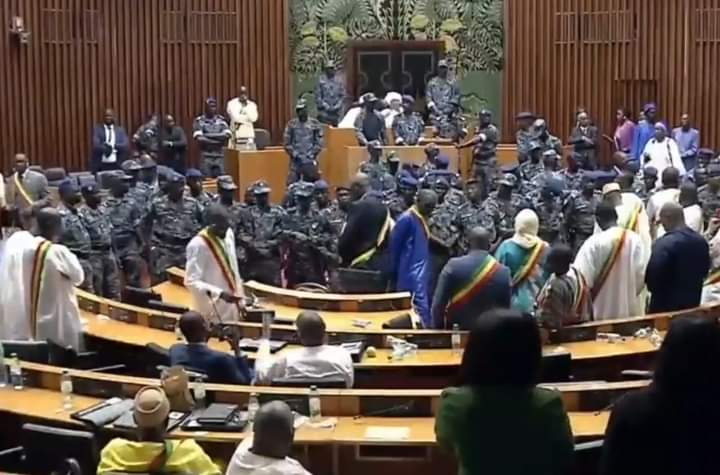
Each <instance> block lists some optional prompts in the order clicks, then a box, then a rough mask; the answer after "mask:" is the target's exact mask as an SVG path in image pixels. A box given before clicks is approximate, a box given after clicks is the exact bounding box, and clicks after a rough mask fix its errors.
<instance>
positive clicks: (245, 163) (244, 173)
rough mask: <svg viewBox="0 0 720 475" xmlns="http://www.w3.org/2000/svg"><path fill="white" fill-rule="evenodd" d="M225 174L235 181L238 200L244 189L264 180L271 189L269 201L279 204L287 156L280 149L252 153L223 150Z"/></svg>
mask: <svg viewBox="0 0 720 475" xmlns="http://www.w3.org/2000/svg"><path fill="white" fill-rule="evenodd" d="M225 173H227V174H228V175H230V176H232V177H233V180H235V183H236V184H237V186H238V199H242V195H243V194H244V193H245V189H246V188H247V187H248V186H250V185H252V184H253V183H254V182H255V181H257V180H265V181H266V182H267V183H268V185H270V188H271V189H272V191H271V192H270V201H271V202H272V203H280V202H281V201H282V199H283V197H284V196H285V182H286V181H287V174H288V156H287V153H285V149H283V148H282V147H268V148H266V149H265V150H253V151H241V150H230V149H225Z"/></svg>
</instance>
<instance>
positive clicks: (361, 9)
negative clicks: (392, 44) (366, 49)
mask: <svg viewBox="0 0 720 475" xmlns="http://www.w3.org/2000/svg"><path fill="white" fill-rule="evenodd" d="M502 18H503V15H502V0H291V1H290V50H291V55H292V56H291V57H292V64H291V68H292V70H293V72H295V73H298V74H300V75H303V76H312V75H316V74H318V73H319V72H320V71H321V70H322V65H323V63H324V62H325V61H326V60H331V61H335V62H342V60H343V58H344V56H345V45H346V43H347V41H348V40H350V39H354V40H358V39H400V40H409V39H442V40H443V41H445V44H446V46H447V54H448V56H449V57H450V58H452V60H453V62H454V67H455V71H456V73H457V74H458V75H459V76H461V77H462V75H463V74H464V73H466V72H470V71H499V70H501V69H502V67H503V25H502Z"/></svg>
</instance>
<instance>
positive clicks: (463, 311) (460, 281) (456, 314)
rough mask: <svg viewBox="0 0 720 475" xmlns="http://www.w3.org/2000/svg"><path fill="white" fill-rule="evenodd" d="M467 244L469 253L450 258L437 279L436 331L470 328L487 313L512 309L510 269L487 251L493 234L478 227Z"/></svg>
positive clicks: (434, 316) (470, 235)
mask: <svg viewBox="0 0 720 475" xmlns="http://www.w3.org/2000/svg"><path fill="white" fill-rule="evenodd" d="M468 241H469V244H470V252H469V254H468V255H466V256H463V257H456V258H454V259H450V261H448V263H447V264H446V265H445V267H444V268H443V270H442V273H441V274H440V277H439V279H438V283H437V287H436V288H435V296H434V298H433V305H432V318H433V326H434V327H435V328H439V329H442V328H452V327H453V325H459V326H460V328H462V329H469V328H470V327H471V326H472V323H473V321H475V319H476V318H477V317H478V316H479V315H480V314H482V313H483V312H484V311H485V310H489V309H491V308H510V296H511V294H512V284H511V278H510V270H509V269H508V268H507V267H505V266H504V265H502V264H500V263H499V262H498V261H497V260H495V258H494V257H493V256H492V255H491V254H490V253H489V252H488V250H489V249H490V241H491V234H490V232H489V231H487V230H486V229H485V228H482V227H479V226H478V227H475V228H473V229H472V230H471V231H470V233H469V235H468Z"/></svg>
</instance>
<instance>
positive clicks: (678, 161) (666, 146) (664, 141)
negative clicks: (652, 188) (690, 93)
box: [643, 122, 686, 189]
mask: <svg viewBox="0 0 720 475" xmlns="http://www.w3.org/2000/svg"><path fill="white" fill-rule="evenodd" d="M643 160H644V161H645V163H644V166H648V165H651V166H653V167H655V169H656V170H657V176H659V177H662V173H663V170H665V169H666V168H669V167H675V168H677V169H678V171H679V172H680V175H681V176H682V175H685V173H686V170H685V165H683V161H682V158H680V149H679V148H678V144H677V142H675V140H673V138H672V137H669V136H668V133H667V127H665V124H663V123H662V122H658V123H656V124H655V137H654V138H652V139H650V140H649V141H648V143H647V144H646V145H645V150H644V151H643ZM661 181H662V180H658V181H657V185H656V188H657V189H660V188H661V186H662V183H661Z"/></svg>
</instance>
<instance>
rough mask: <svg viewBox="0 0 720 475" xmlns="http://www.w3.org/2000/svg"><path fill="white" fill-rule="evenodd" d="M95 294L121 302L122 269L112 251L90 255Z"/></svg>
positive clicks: (95, 252) (94, 252)
mask: <svg viewBox="0 0 720 475" xmlns="http://www.w3.org/2000/svg"><path fill="white" fill-rule="evenodd" d="M89 262H90V266H91V267H92V272H93V287H94V288H95V293H96V294H97V295H101V296H103V297H105V298H108V299H111V300H120V269H119V267H118V262H117V258H116V257H115V253H114V252H113V251H112V250H107V251H93V253H92V254H91V255H90V259H89Z"/></svg>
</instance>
